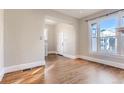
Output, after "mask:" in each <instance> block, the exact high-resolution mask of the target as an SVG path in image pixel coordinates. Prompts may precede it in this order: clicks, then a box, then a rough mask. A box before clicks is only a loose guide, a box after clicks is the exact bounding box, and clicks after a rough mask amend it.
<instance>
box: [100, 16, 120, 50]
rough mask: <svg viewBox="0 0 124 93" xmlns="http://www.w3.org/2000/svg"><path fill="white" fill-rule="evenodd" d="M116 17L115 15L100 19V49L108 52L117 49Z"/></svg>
mask: <svg viewBox="0 0 124 93" xmlns="http://www.w3.org/2000/svg"><path fill="white" fill-rule="evenodd" d="M117 26H118V19H117V18H116V17H112V18H109V19H107V20H102V21H101V22H100V50H101V51H108V52H116V51H117V39H116V28H117Z"/></svg>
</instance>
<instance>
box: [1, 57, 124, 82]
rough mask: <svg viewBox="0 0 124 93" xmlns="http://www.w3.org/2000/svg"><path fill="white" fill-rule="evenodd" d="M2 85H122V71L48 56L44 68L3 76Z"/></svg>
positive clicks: (123, 80) (96, 64)
mask: <svg viewBox="0 0 124 93" xmlns="http://www.w3.org/2000/svg"><path fill="white" fill-rule="evenodd" d="M1 83H3V84H10V83H14V84H18V83H20V84H104V83H106V84H111V83H119V84H122V83H124V70H122V69H118V68H114V67H111V66H106V65H103V64H99V63H95V62H89V61H86V60H81V59H75V60H73V59H68V58H65V57H63V56H59V55H49V56H48V57H47V58H46V66H45V67H36V68H33V69H31V70H27V71H17V72H13V73H8V74H6V75H5V76H4V78H3V81H2V82H1Z"/></svg>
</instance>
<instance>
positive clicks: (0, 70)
mask: <svg viewBox="0 0 124 93" xmlns="http://www.w3.org/2000/svg"><path fill="white" fill-rule="evenodd" d="M3 76H4V68H1V69H0V81H1V80H2V79H3Z"/></svg>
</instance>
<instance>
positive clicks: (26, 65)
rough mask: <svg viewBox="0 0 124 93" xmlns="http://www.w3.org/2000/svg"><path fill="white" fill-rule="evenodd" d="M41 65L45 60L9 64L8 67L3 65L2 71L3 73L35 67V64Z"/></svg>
mask: <svg viewBox="0 0 124 93" xmlns="http://www.w3.org/2000/svg"><path fill="white" fill-rule="evenodd" d="M42 65H45V61H37V62H32V63H26V64H20V65H14V66H9V67H5V68H4V71H5V73H9V72H14V71H19V70H24V69H28V68H33V67H37V66H42Z"/></svg>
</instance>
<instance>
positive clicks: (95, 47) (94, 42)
mask: <svg viewBox="0 0 124 93" xmlns="http://www.w3.org/2000/svg"><path fill="white" fill-rule="evenodd" d="M92 51H93V52H95V51H97V38H96V37H92Z"/></svg>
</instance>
